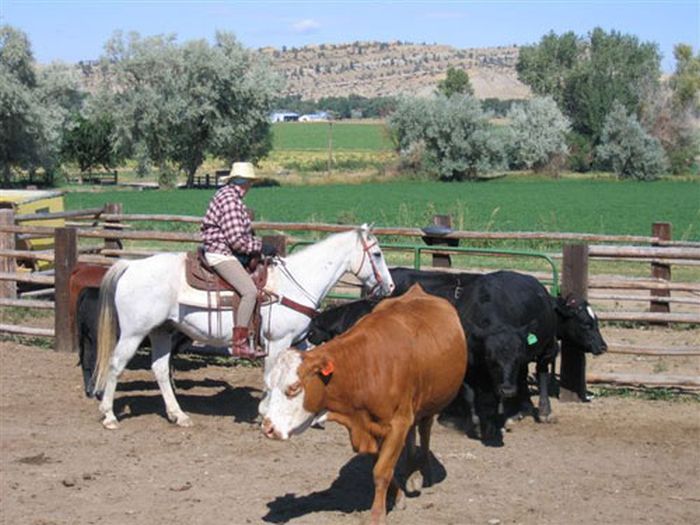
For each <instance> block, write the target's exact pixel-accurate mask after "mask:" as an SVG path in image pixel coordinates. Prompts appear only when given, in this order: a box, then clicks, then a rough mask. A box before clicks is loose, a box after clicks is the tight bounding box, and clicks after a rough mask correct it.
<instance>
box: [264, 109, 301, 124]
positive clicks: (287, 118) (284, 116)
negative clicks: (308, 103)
mask: <svg viewBox="0 0 700 525" xmlns="http://www.w3.org/2000/svg"><path fill="white" fill-rule="evenodd" d="M297 120H299V113H295V112H293V111H283V110H281V111H273V112H272V113H270V122H296V121H297Z"/></svg>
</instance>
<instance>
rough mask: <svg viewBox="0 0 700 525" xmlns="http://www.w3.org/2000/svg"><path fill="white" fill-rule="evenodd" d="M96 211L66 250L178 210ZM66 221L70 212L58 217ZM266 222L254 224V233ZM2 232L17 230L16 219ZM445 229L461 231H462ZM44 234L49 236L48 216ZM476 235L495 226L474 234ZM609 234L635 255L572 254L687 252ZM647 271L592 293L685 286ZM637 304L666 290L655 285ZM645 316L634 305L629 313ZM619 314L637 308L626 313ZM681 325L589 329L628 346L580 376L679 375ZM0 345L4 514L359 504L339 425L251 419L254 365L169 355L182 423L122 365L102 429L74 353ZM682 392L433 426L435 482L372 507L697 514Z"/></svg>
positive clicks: (256, 382) (508, 514)
mask: <svg viewBox="0 0 700 525" xmlns="http://www.w3.org/2000/svg"><path fill="white" fill-rule="evenodd" d="M107 211H109V212H111V213H106V212H107ZM114 211H118V208H117V209H116V210H115V207H112V208H111V209H110V210H98V211H95V210H93V211H92V212H91V213H89V210H88V211H84V212H83V213H84V216H86V217H87V216H89V217H90V219H89V220H90V221H91V222H92V221H95V220H99V221H103V222H104V225H105V226H106V227H107V229H106V230H99V231H96V232H94V233H91V231H93V229H92V228H90V227H89V226H88V227H87V228H84V229H81V230H80V231H79V232H78V235H77V236H74V237H73V240H75V239H76V237H77V238H80V239H90V238H100V237H102V238H107V239H108V241H109V242H110V243H111V244H110V245H109V246H106V247H104V249H102V253H101V255H99V256H96V255H83V254H80V253H79V252H76V253H75V255H76V256H78V257H79V258H82V259H83V260H90V259H91V258H92V260H96V259H98V258H101V257H104V256H109V255H116V254H119V255H122V256H126V255H129V254H128V252H129V251H132V252H138V251H139V250H134V249H133V248H131V249H130V248H128V247H127V248H126V249H125V248H123V247H121V246H119V245H118V243H116V239H118V238H119V239H139V238H144V236H142V235H141V233H143V232H135V231H130V230H129V228H123V227H122V226H120V223H118V222H116V221H121V222H127V221H143V220H149V221H155V220H157V219H161V220H167V221H170V222H173V221H175V220H178V219H176V218H175V217H172V216H170V217H154V216H131V217H129V216H125V215H123V214H120V213H114ZM96 214H97V215H98V218H97V219H96V218H95V215H96ZM78 218H79V214H77V213H76V212H73V215H72V216H71V219H73V220H77V219H78ZM179 220H183V222H187V220H184V219H179ZM194 220H195V219H194V218H192V221H194ZM91 222H90V224H91ZM303 226H304V225H297V226H296V227H297V228H302V227H303ZM278 227H279V225H270V224H264V223H259V224H258V228H259V229H261V230H265V229H267V230H274V229H277V228H278ZM288 227H291V228H292V230H293V229H294V228H295V227H294V225H291V226H290V225H288ZM325 228H326V231H333V230H334V228H339V227H338V226H332V225H327V226H326V227H325ZM5 229H6V231H18V232H21V233H24V234H30V233H29V230H26V231H25V230H22V227H16V226H15V227H5ZM110 230H111V231H110ZM387 230H388V231H386V232H385V233H386V234H389V235H391V234H393V235H396V234H397V232H398V233H402V234H409V236H413V237H419V236H420V235H421V232H420V231H419V230H416V231H413V230H412V231H407V230H408V229H403V231H400V232H399V230H400V229H393V230H389V229H387ZM37 232H38V230H37ZM43 234H44V235H45V232H43ZM462 234H463V238H470V236H469V232H462ZM472 235H474V236H476V234H475V233H474V232H472ZM501 235H504V234H501ZM519 235H520V236H521V237H522V235H523V234H519ZM59 236H60V237H63V239H64V240H65V239H66V233H65V231H64V232H62V233H61V234H60V235H59ZM459 236H460V235H457V237H459ZM151 237H152V238H156V239H159V242H163V241H172V240H179V241H190V242H192V241H193V240H195V239H196V235H193V234H190V233H185V232H180V233H178V232H172V231H171V232H161V233H159V234H155V233H153V232H151ZM493 237H498V234H489V235H487V237H486V238H493ZM550 237H551V236H550ZM554 237H555V238H556V236H554ZM610 237H612V236H607V237H606V236H591V237H590V238H587V239H584V240H588V241H597V242H637V243H640V244H646V245H647V247H645V248H641V247H639V246H638V247H637V250H642V251H636V252H635V251H634V250H632V251H625V249H622V248H621V247H618V248H617V249H616V250H615V249H612V248H608V249H601V248H600V247H594V246H592V247H591V249H590V252H589V253H590V254H591V255H593V256H595V257H612V256H616V257H628V258H636V259H642V260H643V261H644V262H645V263H646V265H647V269H648V268H649V267H652V268H653V267H654V266H653V265H656V266H658V267H663V266H666V265H668V263H672V264H674V265H675V264H686V263H688V262H692V260H693V257H695V252H696V250H697V248H695V247H692V246H691V247H690V249H688V250H687V251H686V252H684V253H685V254H686V255H683V257H682V258H678V257H680V253H681V252H673V251H669V252H668V254H666V255H663V253H664V252H663V250H662V249H661V247H662V246H664V247H666V248H668V249H669V250H673V249H676V248H678V247H677V246H674V245H673V243H672V242H670V241H668V240H664V239H663V232H662V231H661V230H659V233H657V235H656V236H654V237H649V238H643V239H640V238H636V239H630V238H622V237H620V238H619V239H616V240H612V239H611V238H610ZM68 238H70V235H68ZM574 238H575V236H574V237H570V238H568V239H567V238H565V240H573V239H574ZM578 240H581V239H578ZM649 244H656V245H659V246H660V247H659V248H658V249H656V251H653V252H648V251H645V250H654V249H655V248H651V247H648V246H649ZM690 244H692V243H690ZM59 246H61V244H60V243H59ZM62 246H64V247H65V246H67V245H66V244H63V245H62ZM58 249H59V250H61V249H63V248H58ZM596 250H598V251H597V252H596ZM143 251H145V250H142V252H143ZM8 253H10V252H8ZM66 253H67V252H65V251H64V252H62V253H58V252H57V253H56V255H55V258H56V260H57V262H59V263H60V264H64V263H65V261H66V260H68V259H66V258H65V254H66ZM688 254H689V255H688ZM131 255H134V254H133V253H132V254H131ZM428 255H431V254H430V253H429V254H428ZM436 255H438V256H439V255H441V254H436ZM44 256H46V257H48V256H49V255H47V254H44ZM51 258H53V254H51ZM69 259H70V257H69ZM678 261H685V263H684V262H680V263H679V262H678ZM73 262H74V261H73ZM60 264H59V267H60ZM5 277H7V275H5ZM661 281H663V279H660V278H659V279H653V280H650V282H645V283H641V284H642V287H641V288H635V289H634V292H630V291H628V292H619V295H623V294H626V295H630V294H631V295H635V296H636V297H634V298H633V300H630V299H624V300H623V299H599V300H608V301H610V300H612V301H618V300H619V301H623V302H624V304H637V306H639V303H640V302H641V303H642V306H641V307H640V308H639V309H640V310H641V309H645V308H646V307H648V306H649V301H650V299H651V297H650V296H649V295H646V294H640V290H647V291H648V290H654V289H656V290H662V291H666V290H671V291H672V293H673V297H672V298H674V297H677V295H678V294H677V292H680V293H682V294H688V293H691V295H692V292H693V291H694V290H695V288H694V287H693V283H686V285H689V286H690V292H688V291H687V290H685V289H681V290H678V288H677V287H678V286H681V287H683V286H684V285H683V283H678V282H675V281H674V282H673V283H663V282H661ZM591 282H593V280H592V281H591ZM617 282H618V284H619V279H618V281H617ZM609 284H610V283H608V285H609ZM639 284H640V283H639V282H635V285H639ZM57 286H58V283H57ZM686 288H687V286H686ZM601 289H605V282H603V285H602V288H601ZM57 291H58V290H57ZM598 293H603V292H600V291H599V292H598ZM638 294H640V295H638ZM57 300H58V299H57ZM653 302H654V303H663V304H669V303H668V302H667V301H665V300H664V297H663V296H656V297H655V299H654V300H653ZM644 303H645V304H644ZM7 304H10V303H7ZM14 304H20V303H14ZM680 304H685V305H686V307H688V308H691V312H693V311H694V309H695V308H696V306H695V305H694V304H693V303H692V302H691V303H680ZM673 310H674V311H675V310H676V308H675V305H674V307H673ZM609 313H610V314H614V312H612V311H611V312H609ZM648 313H649V312H640V311H639V310H637V312H636V315H637V316H641V317H645V315H644V314H648ZM57 314H58V312H57ZM664 314H665V313H664V312H660V313H659V314H657V315H658V317H657V318H656V320H657V321H660V322H669V321H671V322H673V318H672V317H671V315H674V314H667V316H666V317H664ZM689 315H690V316H695V315H697V314H694V313H690V314H689ZM59 317H60V315H59ZM647 317H648V316H647ZM64 319H65V317H64ZM692 319H694V317H686V318H683V317H681V318H678V319H676V321H678V320H681V321H682V322H683V321H686V322H687V321H691V322H692ZM627 322H637V321H635V318H634V317H633V318H631V319H628V321H627ZM52 324H53V323H52V319H50V318H49V317H46V318H45V319H43V320H41V319H40V320H39V322H38V326H36V327H34V329H35V330H38V331H37V332H35V334H41V333H42V332H41V330H44V332H43V334H44V335H47V334H48V333H49V332H51V333H56V334H57V335H58V332H57V331H56V330H57V329H58V328H59V326H60V321H57V322H56V324H55V325H54V326H55V328H53V329H52V328H50V326H51V325H52ZM683 326H684V325H681V328H666V327H657V328H653V329H639V328H637V329H634V330H629V329H624V328H612V327H606V329H605V330H604V335H605V336H606V338H607V339H608V340H609V341H612V342H617V343H618V346H620V345H622V346H626V347H627V348H623V349H622V350H623V351H634V349H637V351H636V353H635V354H633V355H627V354H611V355H606V356H603V357H601V358H598V359H594V360H590V361H589V373H590V375H595V374H598V375H599V376H602V377H604V375H605V374H607V373H610V372H618V373H620V372H623V373H629V372H630V371H635V372H636V373H637V374H643V377H645V378H647V379H648V378H649V377H654V376H656V378H657V379H659V378H661V379H663V378H665V377H666V376H667V375H673V376H681V377H690V378H695V379H694V380H695V381H697V377H698V376H699V375H700V367H699V366H698V362H697V357H696V356H695V355H693V354H694V353H697V347H696V345H697V341H696V335H697V331H696V330H692V329H686V328H683ZM640 348H642V351H639V349H640ZM631 349H632V350H631ZM644 349H646V350H644ZM650 349H654V351H653V352H651V355H648V354H645V351H646V352H649V350H650ZM660 349H661V350H660ZM663 349H666V351H664V350H663ZM669 349H672V350H673V352H669V351H668V350H669ZM679 350H680V351H679ZM684 353H685V354H686V355H682V354H684ZM688 354H689V355H688ZM0 358H2V359H3V363H5V364H4V365H3V367H2V372H1V374H2V375H1V376H0V384H1V385H2V398H1V401H0V408H1V410H0V413H1V416H0V417H1V418H2V419H1V420H0V432H1V433H2V434H1V438H2V439H1V440H0V441H1V443H2V458H1V463H0V468H1V470H2V472H3V476H2V494H3V496H2V501H3V505H2V506H3V510H2V519H3V521H6V522H7V523H25V522H26V523H37V524H38V523H42V524H49V523H55V524H64V523H65V524H68V523H71V524H72V523H115V524H116V523H124V522H129V523H144V524H146V523H149V524H156V525H158V524H160V523H162V524H165V523H173V522H177V523H181V522H182V523H185V522H192V523H212V522H219V521H224V522H229V523H259V522H269V523H284V522H290V523H312V524H313V523H319V524H320V523H354V522H359V521H360V519H362V518H364V517H365V515H364V511H365V510H366V509H367V508H368V507H369V505H370V502H371V494H372V487H371V475H370V469H371V464H370V461H369V460H367V459H366V458H356V457H354V456H353V454H352V451H351V450H350V447H349V446H348V443H347V435H346V433H345V432H344V430H342V429H341V428H339V427H337V426H334V425H327V428H326V429H325V430H316V429H312V430H309V431H307V433H306V435H303V436H301V437H299V438H297V439H295V440H293V441H292V442H290V443H272V442H269V441H267V440H265V439H264V437H263V436H262V434H261V433H260V431H259V428H258V426H257V424H256V423H255V417H256V406H257V402H258V400H259V397H260V393H261V389H262V373H261V371H260V370H259V369H256V368H242V367H236V368H232V367H229V366H222V365H221V363H219V362H213V361H211V360H203V359H202V358H198V357H187V356H181V357H178V358H177V359H176V363H175V368H176V370H177V372H176V386H177V390H178V396H179V399H180V401H181V403H182V405H183V409H185V410H186V411H187V412H189V413H190V414H191V415H192V417H193V419H194V421H195V427H194V428H192V429H180V428H177V427H174V426H171V425H170V424H169V423H168V422H167V420H166V419H165V417H164V409H163V405H162V400H161V398H160V394H159V393H158V391H157V388H156V385H155V382H154V381H153V377H152V374H151V373H150V371H127V372H126V373H125V376H124V378H123V379H124V380H123V382H122V384H121V386H120V390H119V392H118V395H117V406H116V409H117V411H118V412H119V415H120V417H121V418H122V419H127V420H128V421H129V424H128V425H124V426H123V428H122V429H121V430H120V431H119V432H116V433H107V432H106V431H104V430H103V429H102V428H101V425H100V424H99V421H98V417H97V416H98V411H97V408H96V404H95V402H94V401H92V400H89V399H86V398H84V397H83V393H82V376H81V374H80V370H79V368H77V367H76V366H75V365H76V360H77V359H76V356H75V355H74V354H70V353H61V352H47V351H46V350H41V349H38V348H32V347H27V346H23V345H21V344H19V343H16V342H12V341H10V340H4V341H3V342H2V343H0ZM205 365H206V366H205ZM662 367H665V368H662ZM666 371H668V374H664V373H660V372H666ZM631 382H632V383H633V384H638V383H640V382H642V383H644V380H641V381H638V380H633V381H631ZM661 384H663V382H662V383H661ZM691 386H692V385H691ZM699 407H700V405H698V403H697V401H695V400H693V399H689V400H688V399H685V398H683V397H680V398H676V399H675V400H673V401H669V400H657V401H649V400H640V399H637V398H635V397H607V396H603V397H596V398H595V399H594V400H593V402H592V403H585V404H578V403H560V402H556V401H555V402H554V405H553V409H554V413H555V415H556V418H557V419H556V422H555V423H553V424H548V425H545V424H541V425H536V424H534V423H533V422H532V421H529V420H528V421H524V422H521V423H519V424H517V425H515V426H514V427H513V428H512V431H511V432H509V433H508V434H507V437H506V440H505V441H506V444H505V447H503V448H498V449H496V448H488V447H484V446H483V445H481V444H480V443H478V442H476V441H473V440H469V439H467V438H466V437H465V436H464V435H462V434H461V433H459V432H456V431H453V430H448V429H446V428H443V427H440V426H437V427H436V430H435V432H434V444H433V447H432V448H433V450H434V452H435V455H436V458H437V460H438V463H437V466H436V472H435V478H436V479H437V480H438V482H437V483H436V485H435V486H433V487H431V488H428V489H425V490H424V491H423V494H422V495H421V497H419V498H416V499H410V500H409V501H408V508H407V509H406V510H395V511H394V512H392V513H390V514H389V520H390V522H394V523H407V524H412V523H455V524H459V523H494V524H495V523H532V524H535V523H537V524H542V523H544V524H546V523H552V524H556V523H563V522H567V523H582V524H583V523H610V522H618V523H643V522H648V523H667V522H675V523H695V522H696V521H697V519H698V516H700V501H699V500H698V498H697V492H698V488H699V487H698V481H697V480H698V474H699V473H700V472H699V468H700V467H699V465H698V463H697V457H698V453H699V452H700V445H699V444H698V443H699V441H698V436H700V417H699V416H700V408H699Z"/></svg>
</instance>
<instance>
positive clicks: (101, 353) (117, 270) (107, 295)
mask: <svg viewBox="0 0 700 525" xmlns="http://www.w3.org/2000/svg"><path fill="white" fill-rule="evenodd" d="M128 267H129V264H128V263H127V262H126V261H123V260H122V261H118V262H117V263H116V264H114V265H113V266H112V267H111V268H110V269H109V271H108V272H107V273H106V274H105V276H104V279H102V284H101V285H100V299H99V303H98V307H97V308H98V314H97V315H98V317H97V360H96V362H95V369H94V372H93V385H95V386H94V393H97V392H102V391H103V390H104V387H105V383H106V381H107V371H108V370H109V360H110V358H111V357H112V353H113V352H114V347H115V346H116V344H117V332H118V331H119V320H118V319H117V315H116V309H115V307H114V296H115V292H116V290H117V283H118V282H119V279H120V278H121V276H122V275H123V274H124V272H125V271H126V269H127V268H128Z"/></svg>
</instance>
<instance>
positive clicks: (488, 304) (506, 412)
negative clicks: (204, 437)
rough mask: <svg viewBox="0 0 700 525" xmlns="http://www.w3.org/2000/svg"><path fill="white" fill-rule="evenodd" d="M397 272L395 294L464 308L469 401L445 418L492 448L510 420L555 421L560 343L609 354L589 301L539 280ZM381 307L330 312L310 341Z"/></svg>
mask: <svg viewBox="0 0 700 525" xmlns="http://www.w3.org/2000/svg"><path fill="white" fill-rule="evenodd" d="M391 272H392V278H393V279H394V284H395V285H396V289H395V290H394V294H401V293H403V292H404V291H406V290H407V289H408V288H409V287H410V285H411V284H412V283H413V282H420V283H421V285H422V286H423V287H424V289H425V290H426V291H427V292H429V293H434V294H436V295H440V296H441V297H444V298H446V299H448V300H449V301H450V302H452V303H453V304H455V306H456V307H457V309H458V311H459V315H460V320H461V321H462V326H463V327H464V330H465V332H466V333H467V335H468V338H469V367H468V372H467V376H466V380H465V387H464V389H463V391H462V395H461V396H458V398H457V399H455V401H454V402H453V404H452V405H451V406H450V407H449V408H448V409H447V410H446V411H445V413H444V415H445V416H446V417H448V416H449V415H455V414H458V415H460V417H466V422H467V432H468V433H469V434H470V435H480V437H481V439H482V440H483V441H484V442H485V443H487V444H494V445H500V444H502V437H501V428H502V427H503V424H504V423H505V418H506V416H510V415H520V414H528V413H532V414H533V415H534V416H535V417H536V418H537V419H538V420H540V419H548V418H549V415H550V414H551V406H550V403H549V395H548V384H549V369H550V367H552V366H553V362H554V358H555V357H556V354H557V352H558V348H559V347H558V344H557V339H563V340H567V341H569V342H573V343H574V344H575V345H576V346H578V347H580V348H581V349H582V350H584V351H587V352H592V353H594V354H599V353H602V352H604V351H605V350H606V349H607V347H606V345H605V342H604V341H603V338H602V336H601V335H600V332H599V329H598V323H597V320H596V319H595V315H593V314H592V310H590V307H589V306H588V304H587V303H586V302H585V301H578V302H577V301H575V300H573V299H569V300H564V299H561V298H551V297H550V296H549V294H548V293H547V291H546V289H545V288H544V287H543V286H542V285H541V284H540V283H539V282H538V281H537V280H536V279H534V278H533V277H529V276H527V275H523V274H519V273H516V272H509V271H502V272H494V273H491V274H486V275H480V274H466V273H462V274H451V273H442V272H421V271H418V270H410V269H392V270H391ZM374 304H376V303H371V302H369V301H356V302H354V303H349V304H347V305H342V306H339V307H336V308H333V309H331V310H327V311H326V312H324V313H322V314H321V315H320V316H318V317H317V318H316V319H315V320H314V321H313V322H312V323H311V331H310V333H311V334H312V337H313V338H314V339H313V341H311V340H310V341H311V342H313V343H314V344H320V343H322V342H324V341H327V340H329V339H332V338H333V337H335V336H336V335H339V334H341V333H343V332H344V331H345V330H347V329H348V328H350V327H351V326H352V325H353V324H354V323H355V322H356V321H357V320H358V319H359V318H360V317H362V316H363V315H365V314H366V313H368V312H369V311H370V310H371V308H373V306H374ZM533 361H534V362H535V363H536V367H537V376H538V383H539V390H540V399H539V411H538V412H537V411H535V410H534V407H533V406H532V402H531V401H530V396H529V389H528V387H527V374H528V363H529V362H533ZM504 400H505V401H506V403H503V401H504ZM444 419H445V418H443V420H444Z"/></svg>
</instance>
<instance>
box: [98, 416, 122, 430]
mask: <svg viewBox="0 0 700 525" xmlns="http://www.w3.org/2000/svg"><path fill="white" fill-rule="evenodd" d="M102 426H103V427H105V428H106V429H107V430H117V429H118V428H119V422H118V421H117V420H116V419H107V418H105V419H104V420H103V421H102Z"/></svg>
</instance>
